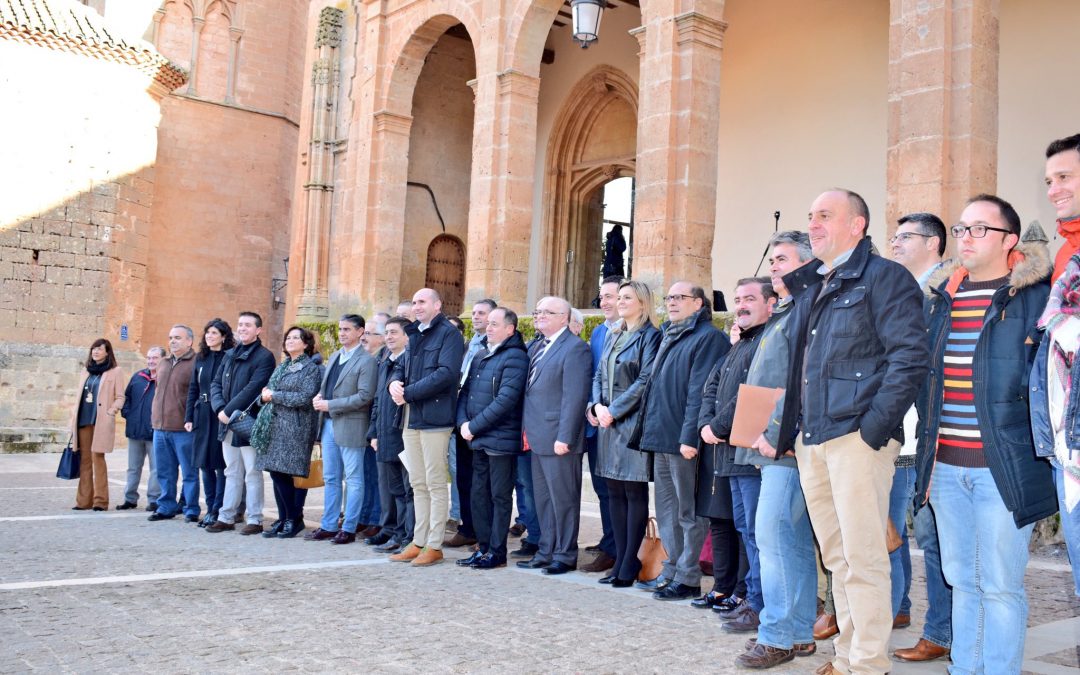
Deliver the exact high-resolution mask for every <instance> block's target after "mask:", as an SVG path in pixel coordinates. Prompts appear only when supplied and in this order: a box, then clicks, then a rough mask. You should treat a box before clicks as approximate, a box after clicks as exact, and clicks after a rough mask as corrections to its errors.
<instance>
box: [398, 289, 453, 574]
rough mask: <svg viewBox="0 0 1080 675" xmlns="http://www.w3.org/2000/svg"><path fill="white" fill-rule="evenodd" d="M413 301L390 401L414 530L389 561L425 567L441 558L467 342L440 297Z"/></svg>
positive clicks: (422, 294)
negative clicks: (397, 409)
mask: <svg viewBox="0 0 1080 675" xmlns="http://www.w3.org/2000/svg"><path fill="white" fill-rule="evenodd" d="M412 302H413V313H414V314H415V315H416V321H415V322H414V323H412V324H411V325H410V326H409V328H408V331H407V332H408V335H409V358H408V359H407V361H406V362H405V363H406V364H407V366H406V367H404V368H403V367H400V366H399V367H398V368H395V370H394V379H393V380H392V381H391V382H390V386H389V390H390V396H391V398H392V399H393V400H394V403H396V404H398V405H403V406H405V413H404V415H405V418H404V423H403V425H404V430H403V431H402V434H401V439H402V442H403V443H404V445H405V449H404V451H402V453H401V461H402V463H403V464H404V465H405V469H406V470H408V472H409V481H410V483H411V484H412V489H413V506H414V508H415V511H416V528H415V531H414V533H413V543H412V545H410V546H409V547H407V548H406V549H405V550H404V551H402V552H401V553H396V554H394V555H392V556H390V559H391V560H394V561H396V562H411V563H412V564H413V565H414V566H416V567H426V566H428V565H434V564H436V563H439V562H442V559H443V554H442V545H443V535H444V534H445V533H446V516H447V514H448V512H449V510H450V491H449V489H448V487H447V483H446V477H447V467H446V447H447V444H448V443H449V442H450V432H451V431H453V429H454V412H455V410H456V402H457V386H458V377H459V374H460V373H461V359H462V358H463V357H464V355H465V344H464V342H462V340H461V333H459V332H458V329H457V328H454V326H453V325H452V324H451V323H450V322H449V321H447V320H446V317H445V316H444V315H443V313H442V299H441V298H440V297H439V294H438V293H436V292H435V291H433V290H432V289H430V288H421V289H420V290H419V291H417V292H416V294H415V295H413V301H412Z"/></svg>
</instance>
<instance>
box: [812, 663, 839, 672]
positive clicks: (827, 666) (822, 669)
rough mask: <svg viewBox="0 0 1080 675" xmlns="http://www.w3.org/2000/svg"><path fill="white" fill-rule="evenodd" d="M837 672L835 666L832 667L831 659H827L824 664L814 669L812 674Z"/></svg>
mask: <svg viewBox="0 0 1080 675" xmlns="http://www.w3.org/2000/svg"><path fill="white" fill-rule="evenodd" d="M836 672H839V671H837V670H836V668H833V667H832V661H829V662H828V663H826V664H825V665H823V666H821V667H820V668H818V669H817V670H815V671H814V675H833V673H836Z"/></svg>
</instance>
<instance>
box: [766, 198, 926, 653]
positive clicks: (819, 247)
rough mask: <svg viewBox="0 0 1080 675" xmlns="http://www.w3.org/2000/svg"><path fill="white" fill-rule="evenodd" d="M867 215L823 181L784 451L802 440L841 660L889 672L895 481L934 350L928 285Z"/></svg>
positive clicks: (794, 353)
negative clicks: (873, 232) (886, 246)
mask: <svg viewBox="0 0 1080 675" xmlns="http://www.w3.org/2000/svg"><path fill="white" fill-rule="evenodd" d="M869 222H870V213H869V210H868V209H867V207H866V202H865V201H864V200H863V198H862V197H860V196H859V195H858V194H856V193H854V192H851V191H849V190H841V189H837V190H830V191H829V192H825V193H823V194H822V195H821V196H819V197H818V198H817V199H816V200H814V204H813V206H812V207H811V211H810V223H809V226H808V228H807V229H808V231H809V234H810V246H811V248H812V249H813V251H814V255H815V256H817V260H812V261H810V262H809V263H807V264H806V265H804V266H803V267H800V268H799V269H797V270H795V271H794V272H792V273H790V274H788V275H787V276H785V277H784V286H785V287H787V289H788V291H789V292H791V294H792V296H793V297H794V298H795V306H794V307H793V308H792V309H791V310H790V311H791V312H792V315H791V318H790V319H788V326H789V328H790V330H789V335H790V336H791V337H790V339H791V341H792V343H791V368H790V370H789V372H788V386H787V388H786V392H785V397H786V400H785V402H784V415H783V419H782V421H781V425H780V435H779V443H780V446H779V447H777V454H778V455H783V454H784V453H785V452H787V451H788V450H790V449H791V448H792V444H793V441H794V450H795V455H796V459H797V461H798V464H799V479H800V482H801V483H802V487H803V493H804V494H805V495H806V507H807V511H808V512H809V513H810V520H811V522H812V523H813V526H814V533H815V534H816V535H817V540H818V545H819V547H820V549H821V560H822V563H823V564H824V565H825V567H826V568H827V569H829V570H830V571H831V572H832V573H833V599H834V601H835V604H836V619H837V624H838V625H839V627H840V634H839V637H837V638H836V641H835V648H836V657H835V660H834V662H833V663H835V664H837V665H836V670H838V671H841V672H875V673H884V672H887V671H888V670H889V669H890V661H889V654H888V647H889V634H890V631H891V630H892V599H891V597H890V596H891V583H890V576H889V573H890V566H889V553H888V550H887V548H886V543H885V531H886V528H887V521H888V516H889V491H890V489H891V488H892V477H893V463H894V462H895V461H896V457H897V455H898V454H899V453H900V440H901V438H902V437H903V431H902V422H903V419H904V413H905V412H906V411H907V409H908V407H910V406H911V403H912V402H913V401H914V400H915V393H916V391H917V389H918V387H919V385H920V384H921V383H922V381H923V380H924V379H925V377H926V372H927V366H926V364H927V349H926V334H925V322H924V321H923V318H922V316H923V315H922V293H920V291H919V286H918V284H917V283H915V279H914V278H912V276H911V274H910V273H908V271H907V270H906V269H904V268H903V267H901V266H900V265H898V264H897V263H895V262H893V261H891V260H885V259H884V258H881V257H880V256H878V255H876V254H875V253H873V252H872V251H871V245H870V239H869V237H866V227H867V225H868V224H869ZM796 434H797V436H798V438H797V439H796ZM831 667H832V664H830V668H831Z"/></svg>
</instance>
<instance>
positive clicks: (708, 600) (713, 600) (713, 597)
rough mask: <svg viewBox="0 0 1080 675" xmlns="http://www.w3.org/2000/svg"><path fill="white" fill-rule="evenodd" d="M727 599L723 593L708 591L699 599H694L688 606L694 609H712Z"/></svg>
mask: <svg viewBox="0 0 1080 675" xmlns="http://www.w3.org/2000/svg"><path fill="white" fill-rule="evenodd" d="M729 599H730V598H729V597H728V596H726V595H724V594H723V593H717V592H716V591H709V592H708V593H706V594H705V595H703V596H701V597H700V598H695V599H694V600H691V601H690V606H691V607H696V608H697V609H712V608H713V607H715V606H717V605H719V604H720V603H721V602H724V601H725V600H729Z"/></svg>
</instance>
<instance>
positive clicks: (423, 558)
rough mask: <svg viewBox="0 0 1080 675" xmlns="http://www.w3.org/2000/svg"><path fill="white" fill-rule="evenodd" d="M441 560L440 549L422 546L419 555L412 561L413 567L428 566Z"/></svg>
mask: <svg viewBox="0 0 1080 675" xmlns="http://www.w3.org/2000/svg"><path fill="white" fill-rule="evenodd" d="M442 561H443V555H442V551H440V550H439V549H437V548H428V547H427V546H425V547H424V549H423V550H422V551H420V555H418V556H416V558H415V559H414V560H413V561H412V565H413V567H430V566H431V565H436V564H438V563H441V562H442Z"/></svg>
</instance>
